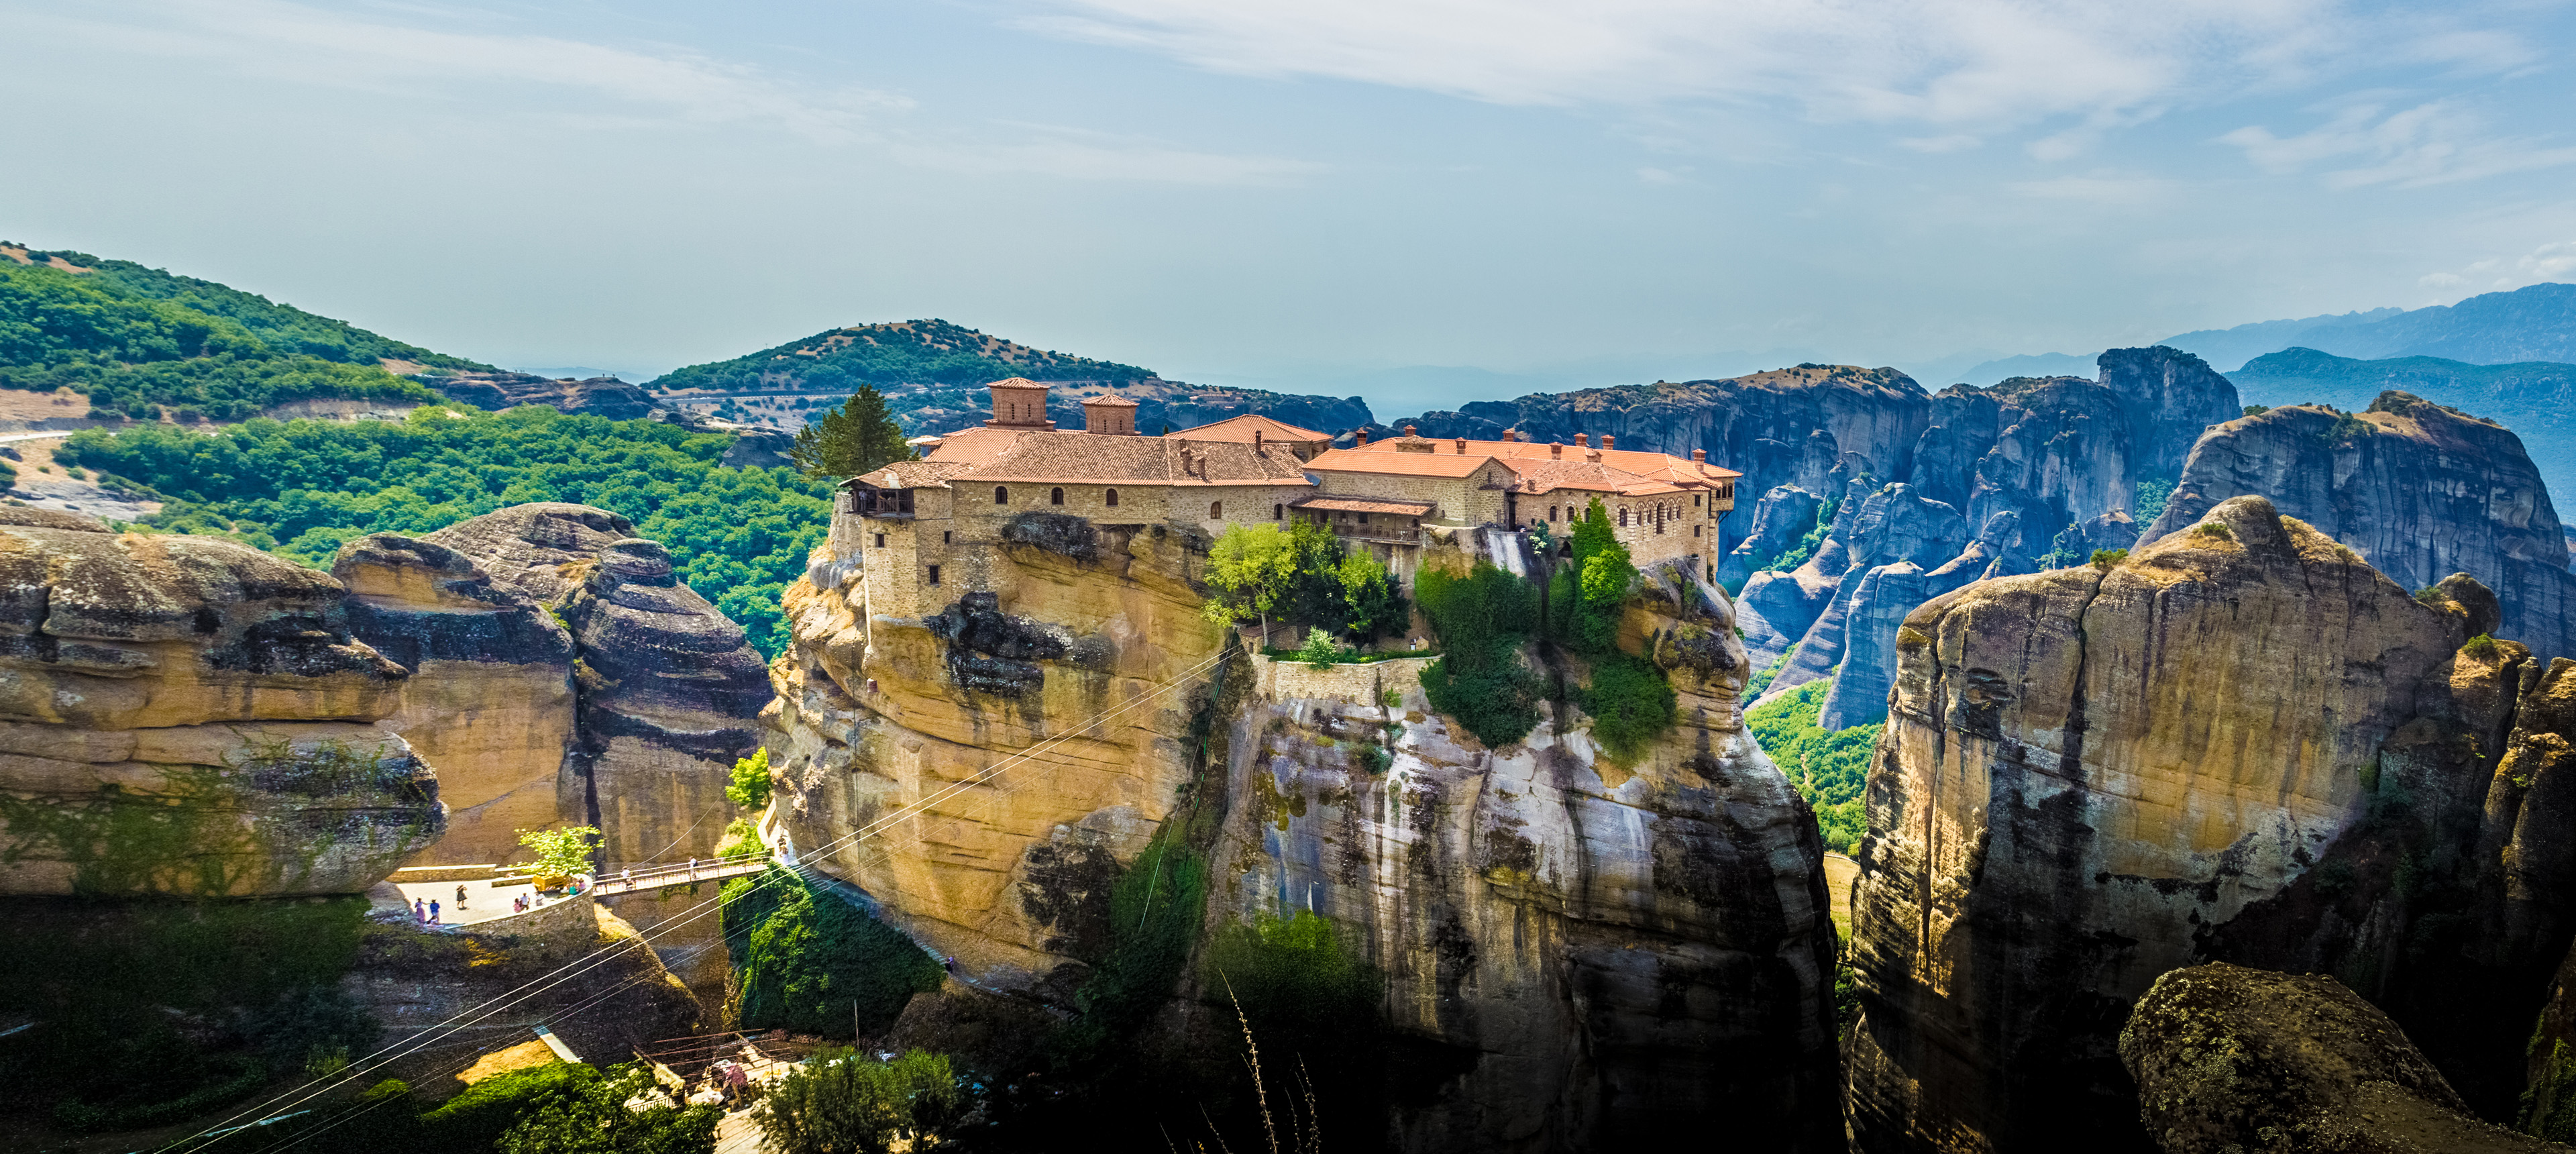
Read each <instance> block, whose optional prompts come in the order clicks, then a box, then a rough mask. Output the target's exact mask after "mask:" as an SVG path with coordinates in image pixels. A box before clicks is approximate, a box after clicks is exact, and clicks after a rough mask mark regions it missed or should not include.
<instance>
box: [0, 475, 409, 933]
mask: <svg viewBox="0 0 2576 1154" xmlns="http://www.w3.org/2000/svg"><path fill="white" fill-rule="evenodd" d="M342 601H343V598H342V591H341V588H340V586H339V584H338V583H336V582H334V581H332V580H331V579H330V578H329V577H327V576H324V575H323V574H320V573H316V572H313V571H311V570H309V569H304V568H301V567H299V566H296V565H294V564H291V563H289V562H286V561H284V560H280V559H278V558H275V557H271V556H269V555H267V554H264V553H260V552H258V551H256V550H252V549H249V548H245V547H243V546H240V545H235V544H232V543H230V542H227V541H217V540H211V539H206V538H198V537H187V536H175V535H157V534H156V535H141V534H117V533H111V532H109V531H108V530H107V528H106V526H104V525H102V524H100V523H99V522H97V521H94V520H91V519H89V518H86V517H80V516H77V515H73V514H66V513H57V512H47V511H44V510H35V509H26V508H21V507H16V506H0V847H5V849H0V893H9V894H67V893H79V894H87V895H99V896H115V895H129V894H177V895H188V896H231V897H239V896H252V895H279V894H313V893H337V892H353V891H357V890H363V889H365V888H366V887H367V886H368V885H370V884H372V883H373V882H375V881H376V880H377V879H379V878H382V877H383V876H384V875H385V874H386V873H387V872H389V871H390V870H392V869H393V867H394V865H395V864H396V863H397V862H398V861H399V860H400V859H401V858H402V857H403V856H404V855H406V854H408V853H410V852H412V851H414V850H416V849H418V848H420V847H421V846H423V845H426V844H428V843H429V842H431V841H433V840H435V839H436V838H437V836H438V834H439V831H440V829H441V827H442V823H443V820H444V814H443V811H442V809H441V807H440V805H439V801H438V782H437V779H436V777H435V775H433V774H432V773H431V772H430V770H429V768H428V767H427V766H425V765H424V764H422V762H421V761H420V759H419V758H417V757H415V756H414V755H413V752H412V750H411V748H410V747H409V746H408V745H407V744H405V743H404V742H403V740H402V739H401V738H399V737H395V736H393V735H391V734H389V733H387V732H385V731H383V730H381V729H378V728H376V727H374V726H373V725H371V724H369V723H371V722H374V721H377V720H378V719H381V718H383V717H385V716H386V715H388V714H389V713H391V712H392V711H393V709H394V708H395V703H396V700H397V698H398V696H399V694H400V692H401V689H402V685H403V682H404V680H405V671H404V669H403V668H402V667H401V666H399V665H396V664H395V663H393V662H391V661H388V660H386V659H385V658H384V657H383V656H382V655H380V654H379V653H377V652H376V651H375V650H374V649H372V648H369V647H368V646H367V645H366V644H365V643H364V642H362V641H360V640H358V639H357V638H355V637H354V636H352V635H351V632H350V628H349V622H348V618H347V613H346V610H345V607H344V605H343V603H342Z"/></svg>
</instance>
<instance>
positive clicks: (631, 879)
mask: <svg viewBox="0 0 2576 1154" xmlns="http://www.w3.org/2000/svg"><path fill="white" fill-rule="evenodd" d="M626 888H627V889H630V890H631V889H634V888H635V870H634V867H632V866H630V867H628V868H627V870H626Z"/></svg>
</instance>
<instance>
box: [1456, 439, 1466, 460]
mask: <svg viewBox="0 0 2576 1154" xmlns="http://www.w3.org/2000/svg"><path fill="white" fill-rule="evenodd" d="M1458 455H1459V456H1461V457H1464V456H1466V455H1467V438H1465V437H1460V438H1458Z"/></svg>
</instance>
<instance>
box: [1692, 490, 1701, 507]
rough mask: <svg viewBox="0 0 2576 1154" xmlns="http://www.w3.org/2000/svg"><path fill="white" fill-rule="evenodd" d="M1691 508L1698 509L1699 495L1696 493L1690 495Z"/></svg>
mask: <svg viewBox="0 0 2576 1154" xmlns="http://www.w3.org/2000/svg"><path fill="white" fill-rule="evenodd" d="M1691 508H1694V509H1696V508H1699V494H1697V493H1693V494H1691Z"/></svg>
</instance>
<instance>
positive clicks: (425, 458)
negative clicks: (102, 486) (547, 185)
mask: <svg viewBox="0 0 2576 1154" xmlns="http://www.w3.org/2000/svg"><path fill="white" fill-rule="evenodd" d="M731 444H732V438H731V437H729V436H725V435H723V434H705V433H691V432H689V431H688V430H686V429H683V428H680V427H679V426H677V425H669V424H664V423H662V422H659V421H645V420H636V421H610V420H606V419H604V418H600V417H574V416H566V415H564V414H561V413H558V412H555V411H554V410H552V409H548V408H544V407H542V406H535V405H530V406H524V407H521V408H517V409H512V410H509V411H507V412H502V413H476V412H471V411H463V412H460V411H458V410H453V409H449V408H446V407H434V408H427V409H422V410H420V411H418V412H416V413H414V414H412V417H411V419H410V420H407V421H356V422H344V421H283V422H281V421H272V420H265V419H260V420H252V421H247V422H244V423H242V424H240V425H236V426H232V427H230V428H226V429H222V430H219V431H216V432H212V433H198V432H191V431H188V430H185V429H178V428H173V427H170V426H167V425H143V426H138V427H134V428H130V429H127V430H125V431H122V432H117V433H109V432H106V431H103V430H97V429H91V430H85V431H82V432H80V433H76V434H73V436H72V437H71V439H70V441H69V443H67V444H66V445H65V446H64V447H63V449H62V450H60V451H59V452H57V453H56V457H57V458H58V459H60V460H61V461H63V463H65V464H69V465H80V466H83V467H86V468H89V469H94V470H96V471H98V472H100V473H104V474H109V475H111V476H115V477H121V478H124V479H126V480H128V481H132V482H136V483H139V484H141V485H143V486H146V487H148V488H150V489H152V490H155V491H157V492H158V493H160V494H161V495H162V496H163V498H164V499H165V501H166V502H167V503H166V504H165V505H164V507H163V509H162V511H161V512H160V513H158V514H155V515H154V516H152V517H149V518H147V519H146V522H147V525H148V526H149V527H152V528H158V529H163V530H168V531H172V532H181V533H201V534H213V535H217V536H224V537H229V538H231V539H234V540H238V541H241V542H243V543H245V544H249V545H252V546H254V547H256V548H261V549H267V550H270V551H273V552H276V553H278V554H281V555H283V556H286V557H288V558H291V559H293V560H296V561H298V562H301V563H303V564H306V565H311V566H313V567H315V568H322V567H325V566H328V565H329V564H330V563H331V558H332V556H333V554H335V553H337V552H338V551H339V548H340V545H341V543H342V542H345V541H348V540H350V539H352V538H356V537H363V536H365V535H367V534H369V533H410V534H420V533H427V532H430V531H432V530H436V529H441V528H445V527H446V526H449V525H452V524H455V523H456V522H458V521H462V520H464V519H466V518H468V517H474V516H479V515H481V514H484V513H489V512H491V511H493V510H495V509H500V508H504V507H507V506H510V505H517V504H522V503H524V502H529V501H569V502H573V503H576V504H584V505H594V506H597V507H599V508H603V509H607V510H609V511H611V512H614V513H618V514H620V515H622V516H624V517H626V518H627V519H628V520H630V521H633V522H634V523H635V531H636V533H637V534H638V535H639V536H643V537H649V538H652V539H653V540H656V541H660V542H661V543H662V544H663V545H665V546H667V547H668V548H669V549H670V550H671V558H672V561H673V563H674V565H675V566H676V567H677V569H678V571H679V576H680V578H681V579H682V580H684V581H687V582H688V583H689V587H690V588H692V589H695V590H697V591H698V593H699V595H700V596H703V597H705V598H706V599H707V600H709V601H711V602H714V603H715V606H716V608H718V609H720V610H722V611H723V612H724V614H725V615H726V616H727V617H730V618H732V619H733V620H734V622H735V623H736V624H739V625H741V626H742V627H743V630H744V632H745V633H746V634H748V635H749V637H750V640H751V643H752V645H753V646H754V647H755V648H757V649H759V650H760V651H761V652H762V653H763V654H765V655H767V656H771V657H775V656H777V655H778V654H779V653H780V652H782V651H783V650H784V649H785V647H786V644H787V640H788V639H787V622H786V618H785V617H784V616H783V615H782V614H781V612H780V610H779V608H778V596H779V594H780V592H782V591H783V590H784V589H785V588H786V587H787V585H788V583H789V582H792V581H794V580H796V578H797V577H798V576H800V575H802V574H803V573H804V570H805V555H806V554H807V553H808V552H811V551H812V550H813V548H814V546H816V545H818V544H820V543H821V542H822V540H823V536H824V534H825V533H826V532H827V531H829V529H830V527H831V512H832V510H831V490H830V488H829V487H828V486H827V485H825V484H824V483H823V482H820V481H813V480H808V479H806V478H804V477H800V476H798V475H797V474H796V471H795V470H793V469H786V468H778V469H731V468H726V467H723V466H721V465H719V464H717V463H716V462H717V459H718V458H720V457H722V456H723V455H724V452H725V450H726V448H727V447H729V446H730V445H731Z"/></svg>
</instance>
